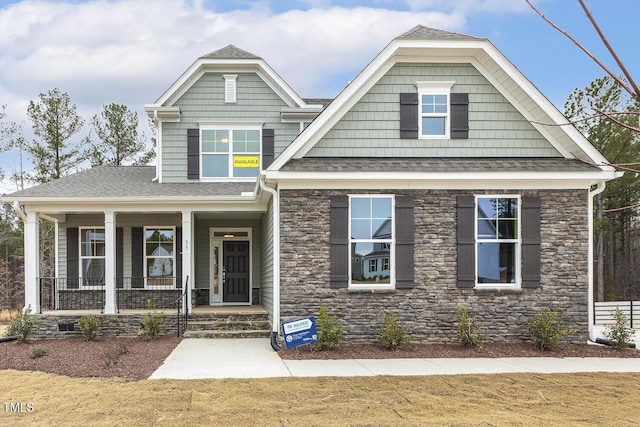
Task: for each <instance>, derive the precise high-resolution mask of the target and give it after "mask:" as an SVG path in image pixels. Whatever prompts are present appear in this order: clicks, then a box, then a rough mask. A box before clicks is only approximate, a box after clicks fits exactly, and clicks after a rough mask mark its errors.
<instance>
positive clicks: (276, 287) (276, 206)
mask: <svg viewBox="0 0 640 427" xmlns="http://www.w3.org/2000/svg"><path fill="white" fill-rule="evenodd" d="M265 180H266V175H265V174H264V173H263V172H260V178H259V179H258V181H259V183H260V188H261V189H262V190H263V191H266V192H267V193H269V194H271V196H272V199H271V200H272V201H273V203H272V206H273V326H272V328H271V348H273V349H274V350H275V351H280V345H279V344H278V324H279V323H280V197H279V196H280V193H279V192H278V190H276V189H275V188H271V187H269V186H268V185H267V183H266V182H265Z"/></svg>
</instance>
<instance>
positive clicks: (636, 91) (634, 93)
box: [578, 0, 640, 101]
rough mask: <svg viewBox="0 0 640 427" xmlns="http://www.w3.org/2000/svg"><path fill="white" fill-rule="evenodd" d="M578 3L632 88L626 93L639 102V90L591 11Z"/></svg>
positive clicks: (581, 3)
mask: <svg viewBox="0 0 640 427" xmlns="http://www.w3.org/2000/svg"><path fill="white" fill-rule="evenodd" d="M578 1H579V2H580V6H582V10H584V13H586V14H587V18H588V19H589V21H591V25H593V28H595V30H596V32H597V33H598V36H600V40H602V43H604V45H605V46H606V47H607V50H608V51H609V54H610V55H611V56H612V57H613V59H614V60H615V61H616V64H618V67H620V70H622V73H623V74H624V76H625V77H626V78H627V81H628V82H629V84H630V85H631V87H632V88H633V91H629V90H628V89H627V91H628V92H629V94H630V95H631V96H632V97H633V98H634V99H635V100H636V101H640V88H638V85H637V84H636V82H635V80H633V77H632V76H631V73H629V71H627V67H625V66H624V63H623V62H622V61H621V60H620V57H619V56H618V54H617V53H616V51H615V50H614V49H613V47H611V44H610V43H609V40H607V38H606V37H605V35H604V33H603V32H602V30H601V29H600V26H599V25H598V23H597V22H596V20H595V19H594V18H593V15H592V14H591V11H590V10H589V9H588V8H587V5H586V4H585V3H584V0H578Z"/></svg>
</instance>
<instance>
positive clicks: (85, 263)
mask: <svg viewBox="0 0 640 427" xmlns="http://www.w3.org/2000/svg"><path fill="white" fill-rule="evenodd" d="M80 264H81V270H80V271H81V272H82V273H81V274H82V286H86V287H89V286H104V272H105V233H104V228H80Z"/></svg>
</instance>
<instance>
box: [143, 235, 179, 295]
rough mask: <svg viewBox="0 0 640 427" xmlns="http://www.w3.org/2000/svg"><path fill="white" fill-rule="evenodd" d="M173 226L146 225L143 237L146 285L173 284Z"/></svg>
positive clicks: (169, 285) (171, 285)
mask: <svg viewBox="0 0 640 427" xmlns="http://www.w3.org/2000/svg"><path fill="white" fill-rule="evenodd" d="M174 237H175V228H173V227H161V228H156V227H147V228H145V230H144V238H145V245H144V247H145V249H144V257H145V258H144V259H145V271H146V277H147V286H150V287H156V286H168V287H173V286H174V271H175V270H174V265H175V238H174Z"/></svg>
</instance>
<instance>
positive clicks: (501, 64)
mask: <svg viewBox="0 0 640 427" xmlns="http://www.w3.org/2000/svg"><path fill="white" fill-rule="evenodd" d="M425 81H426V83H427V85H428V84H430V83H433V82H439V81H440V82H443V81H448V82H450V83H451V84H452V86H451V88H450V91H451V94H450V96H451V101H453V100H454V99H453V98H454V94H463V95H462V96H463V97H465V100H466V99H468V111H467V112H466V113H467V117H468V133H466V134H465V132H462V134H463V136H464V137H463V138H460V133H456V134H455V136H453V134H448V133H447V135H445V137H444V138H440V139H439V138H437V137H436V138H433V137H430V138H419V139H416V138H407V136H406V133H407V132H404V133H405V135H403V134H402V133H403V129H402V127H403V126H402V125H401V123H400V121H401V107H400V98H401V96H402V94H408V93H413V94H415V93H417V92H419V90H420V89H419V88H420V84H424V83H425ZM450 108H451V109H452V110H453V105H450ZM452 110H451V111H452ZM463 128H464V127H463ZM447 132H449V129H448V130H447ZM314 157H387V158H389V157H394V158H396V157H407V158H424V157H436V158H440V157H449V158H460V157H471V158H553V157H560V158H564V159H573V160H578V161H582V162H586V163H587V164H591V165H597V168H598V169H599V170H600V171H602V172H605V171H606V173H607V175H608V178H607V179H611V178H613V177H614V169H613V168H612V167H610V166H607V165H606V160H605V159H604V158H603V157H602V155H600V153H598V151H597V150H596V149H595V148H594V147H593V146H592V145H591V144H590V143H589V142H588V141H587V140H586V138H585V137H584V136H583V135H582V134H580V133H579V132H578V131H577V130H576V129H575V128H574V127H573V126H571V125H568V122H567V120H566V118H565V117H564V116H563V115H562V114H561V113H560V112H559V111H558V110H557V108H556V107H555V106H553V105H552V104H551V103H550V102H549V101H548V99H547V98H545V97H544V95H542V94H541V93H540V92H539V90H538V89H537V88H536V87H535V86H534V85H533V84H532V83H531V82H530V81H529V80H527V79H526V77H525V76H524V75H522V73H521V72H520V71H519V70H518V69H517V68H516V67H515V66H514V65H513V64H512V63H511V62H509V61H508V59H507V58H505V57H504V56H503V55H502V53H500V52H499V51H498V50H497V49H496V48H495V47H494V46H493V45H492V44H491V43H490V42H489V41H488V40H486V39H480V38H475V37H470V36H464V35H459V34H455V33H448V32H443V31H437V30H431V29H428V28H426V27H422V26H418V27H416V28H414V29H413V30H411V31H409V32H407V33H406V34H404V35H402V36H400V37H398V38H396V39H394V40H393V41H392V42H391V43H390V44H389V45H388V46H387V47H386V48H385V49H384V50H383V51H382V52H381V53H380V54H379V55H378V56H377V57H376V58H374V59H373V61H372V62H371V63H370V64H369V65H368V66H367V67H366V68H365V69H364V70H363V71H362V72H361V73H360V74H359V75H358V76H357V77H356V78H355V79H354V80H353V81H352V82H351V83H350V84H349V86H347V87H346V88H345V89H344V90H343V91H342V92H341V93H340V94H339V95H338V97H337V98H336V99H335V100H334V101H333V103H332V104H331V105H329V106H328V107H327V108H326V109H325V110H324V111H323V113H322V114H321V115H320V116H319V117H318V119H316V120H315V121H314V122H312V123H311V124H310V125H309V126H308V127H307V128H306V129H305V130H304V131H303V132H302V133H301V134H300V135H299V136H298V138H296V140H295V141H294V142H293V143H292V144H291V145H290V146H289V147H287V149H286V150H285V151H284V152H283V153H282V155H281V156H280V157H279V158H278V159H276V161H275V162H274V164H273V165H272V166H271V167H270V171H274V172H275V171H278V170H281V168H282V167H283V166H285V165H286V164H287V163H288V162H289V161H291V160H293V159H304V158H314ZM426 172H428V171H425V173H426ZM452 172H455V173H458V172H460V171H457V170H454V171H452ZM505 172H508V171H505ZM273 176H274V177H282V178H283V176H282V175H278V174H275V175H273ZM413 178H415V177H413ZM523 178H526V179H531V177H523ZM591 178H593V177H590V178H589V181H590V182H592V183H593V182H596V181H594V180H592V179H591ZM583 185H584V184H583Z"/></svg>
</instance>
